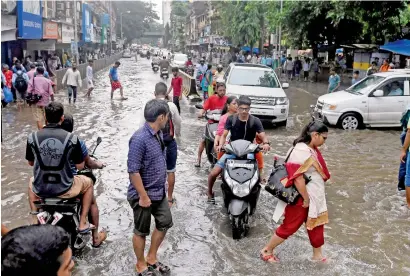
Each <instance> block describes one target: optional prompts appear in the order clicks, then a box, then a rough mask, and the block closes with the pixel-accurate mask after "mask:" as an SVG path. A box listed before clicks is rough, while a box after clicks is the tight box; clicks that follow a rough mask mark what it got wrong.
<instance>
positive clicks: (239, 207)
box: [228, 199, 248, 216]
mask: <svg viewBox="0 0 410 276" xmlns="http://www.w3.org/2000/svg"><path fill="white" fill-rule="evenodd" d="M247 208H248V202H246V201H243V200H239V199H232V200H231V202H230V203H229V207H228V211H229V213H230V214H231V215H233V216H239V215H240V214H242V213H243V211H245V210H246V209H247Z"/></svg>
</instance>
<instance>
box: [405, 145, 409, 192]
mask: <svg viewBox="0 0 410 276" xmlns="http://www.w3.org/2000/svg"><path fill="white" fill-rule="evenodd" d="M409 154H410V152H407V155H409ZM404 186H406V187H408V188H410V158H407V160H406V178H405V179H404Z"/></svg>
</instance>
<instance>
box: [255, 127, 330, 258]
mask: <svg viewBox="0 0 410 276" xmlns="http://www.w3.org/2000/svg"><path fill="white" fill-rule="evenodd" d="M327 133H328V128H327V127H326V126H325V125H324V124H323V123H322V122H318V121H313V122H311V123H309V124H308V125H307V126H306V127H305V128H304V129H303V131H302V134H301V135H300V136H299V137H298V138H297V139H296V140H295V141H294V142H293V145H294V147H293V149H291V150H289V152H288V155H289V154H290V155H289V159H288V161H287V163H286V170H287V172H288V179H284V181H285V182H284V183H285V184H284V185H285V186H286V187H290V186H292V185H295V187H296V189H297V190H298V191H299V193H300V194H301V197H300V198H299V200H298V201H297V203H296V204H295V205H286V208H285V213H284V215H285V219H284V220H283V223H282V225H280V226H279V227H278V228H277V229H276V232H275V234H274V235H273V237H272V238H271V240H270V241H269V243H268V244H267V245H266V246H265V247H264V248H263V249H262V251H261V253H260V258H261V259H262V260H264V261H266V262H270V263H274V262H278V261H279V259H278V257H277V256H275V254H274V252H273V251H274V249H275V248H276V247H277V246H278V245H280V244H281V243H282V242H284V241H285V240H286V239H287V238H288V237H290V236H291V235H293V234H294V233H295V232H296V231H297V230H298V229H299V228H300V226H302V224H303V223H305V224H306V229H307V232H308V236H309V240H310V244H311V245H312V247H313V257H312V260H315V261H322V262H325V261H326V258H325V257H324V256H323V254H322V246H323V244H324V224H326V223H328V222H329V219H328V213H327V206H326V195H325V182H326V181H327V180H328V179H329V178H330V174H329V171H328V169H327V166H326V163H325V161H324V159H323V157H322V154H321V153H320V151H319V149H318V147H320V146H321V145H323V144H324V143H325V141H326V139H327ZM304 175H305V176H306V177H307V178H308V179H310V181H309V182H308V183H307V184H306V182H305V177H304ZM278 205H279V204H278ZM277 208H278V207H277Z"/></svg>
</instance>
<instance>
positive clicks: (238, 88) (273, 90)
mask: <svg viewBox="0 0 410 276" xmlns="http://www.w3.org/2000/svg"><path fill="white" fill-rule="evenodd" d="M224 79H225V83H226V94H227V95H228V96H237V97H238V98H239V96H242V95H244V96H248V97H249V98H250V99H251V100H252V105H251V111H250V113H251V114H252V115H255V116H256V117H258V118H260V119H262V120H269V121H271V122H272V123H275V124H276V125H279V126H280V125H282V126H284V125H286V121H287V119H288V115H289V100H288V98H287V96H286V94H285V91H283V89H286V88H288V87H289V84H288V83H284V84H283V85H282V84H281V83H280V81H279V78H278V77H277V75H276V73H275V72H274V71H273V70H272V68H269V67H267V66H265V65H257V64H247V63H231V64H230V65H229V67H228V69H227V70H226V73H225V76H224Z"/></svg>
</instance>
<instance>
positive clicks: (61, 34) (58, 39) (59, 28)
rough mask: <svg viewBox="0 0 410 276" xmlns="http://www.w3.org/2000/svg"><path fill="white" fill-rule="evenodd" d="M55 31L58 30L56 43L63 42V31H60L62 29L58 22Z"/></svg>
mask: <svg viewBox="0 0 410 276" xmlns="http://www.w3.org/2000/svg"><path fill="white" fill-rule="evenodd" d="M57 31H58V38H57V43H63V40H62V39H63V33H62V30H61V24H58V27H57Z"/></svg>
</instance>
